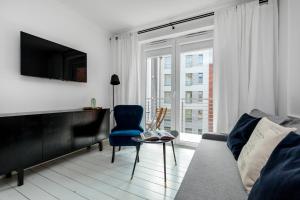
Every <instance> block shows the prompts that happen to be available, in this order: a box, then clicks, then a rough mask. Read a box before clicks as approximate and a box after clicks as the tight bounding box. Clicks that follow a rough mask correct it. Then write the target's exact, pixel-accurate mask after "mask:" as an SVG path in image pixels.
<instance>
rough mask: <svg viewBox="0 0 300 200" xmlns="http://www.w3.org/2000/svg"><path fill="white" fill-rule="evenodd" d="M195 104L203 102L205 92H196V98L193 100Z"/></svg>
mask: <svg viewBox="0 0 300 200" xmlns="http://www.w3.org/2000/svg"><path fill="white" fill-rule="evenodd" d="M192 99H193V102H194V103H201V102H203V91H196V92H194V97H193V98H192Z"/></svg>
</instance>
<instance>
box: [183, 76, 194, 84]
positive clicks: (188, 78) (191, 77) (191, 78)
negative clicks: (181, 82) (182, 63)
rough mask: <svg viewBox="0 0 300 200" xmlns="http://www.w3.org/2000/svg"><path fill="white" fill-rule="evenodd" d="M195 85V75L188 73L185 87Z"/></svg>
mask: <svg viewBox="0 0 300 200" xmlns="http://www.w3.org/2000/svg"><path fill="white" fill-rule="evenodd" d="M192 84H193V74H192V73H186V74H185V85H186V86H191V85H192Z"/></svg>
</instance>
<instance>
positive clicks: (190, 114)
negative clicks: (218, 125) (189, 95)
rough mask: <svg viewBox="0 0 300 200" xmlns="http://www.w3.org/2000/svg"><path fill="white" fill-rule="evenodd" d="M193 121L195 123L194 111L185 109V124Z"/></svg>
mask: <svg viewBox="0 0 300 200" xmlns="http://www.w3.org/2000/svg"><path fill="white" fill-rule="evenodd" d="M192 121H193V110H192V109H185V122H192Z"/></svg>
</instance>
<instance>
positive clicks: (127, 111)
mask: <svg viewBox="0 0 300 200" xmlns="http://www.w3.org/2000/svg"><path fill="white" fill-rule="evenodd" d="M143 110H144V109H143V107H142V106H139V105H118V106H115V108H114V117H115V120H116V123H117V126H116V127H115V128H113V130H132V129H133V130H140V131H144V130H143V129H142V128H141V126H140V124H141V121H142V118H143Z"/></svg>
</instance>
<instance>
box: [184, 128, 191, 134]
mask: <svg viewBox="0 0 300 200" xmlns="http://www.w3.org/2000/svg"><path fill="white" fill-rule="evenodd" d="M185 132H186V133H193V129H192V128H185Z"/></svg>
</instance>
